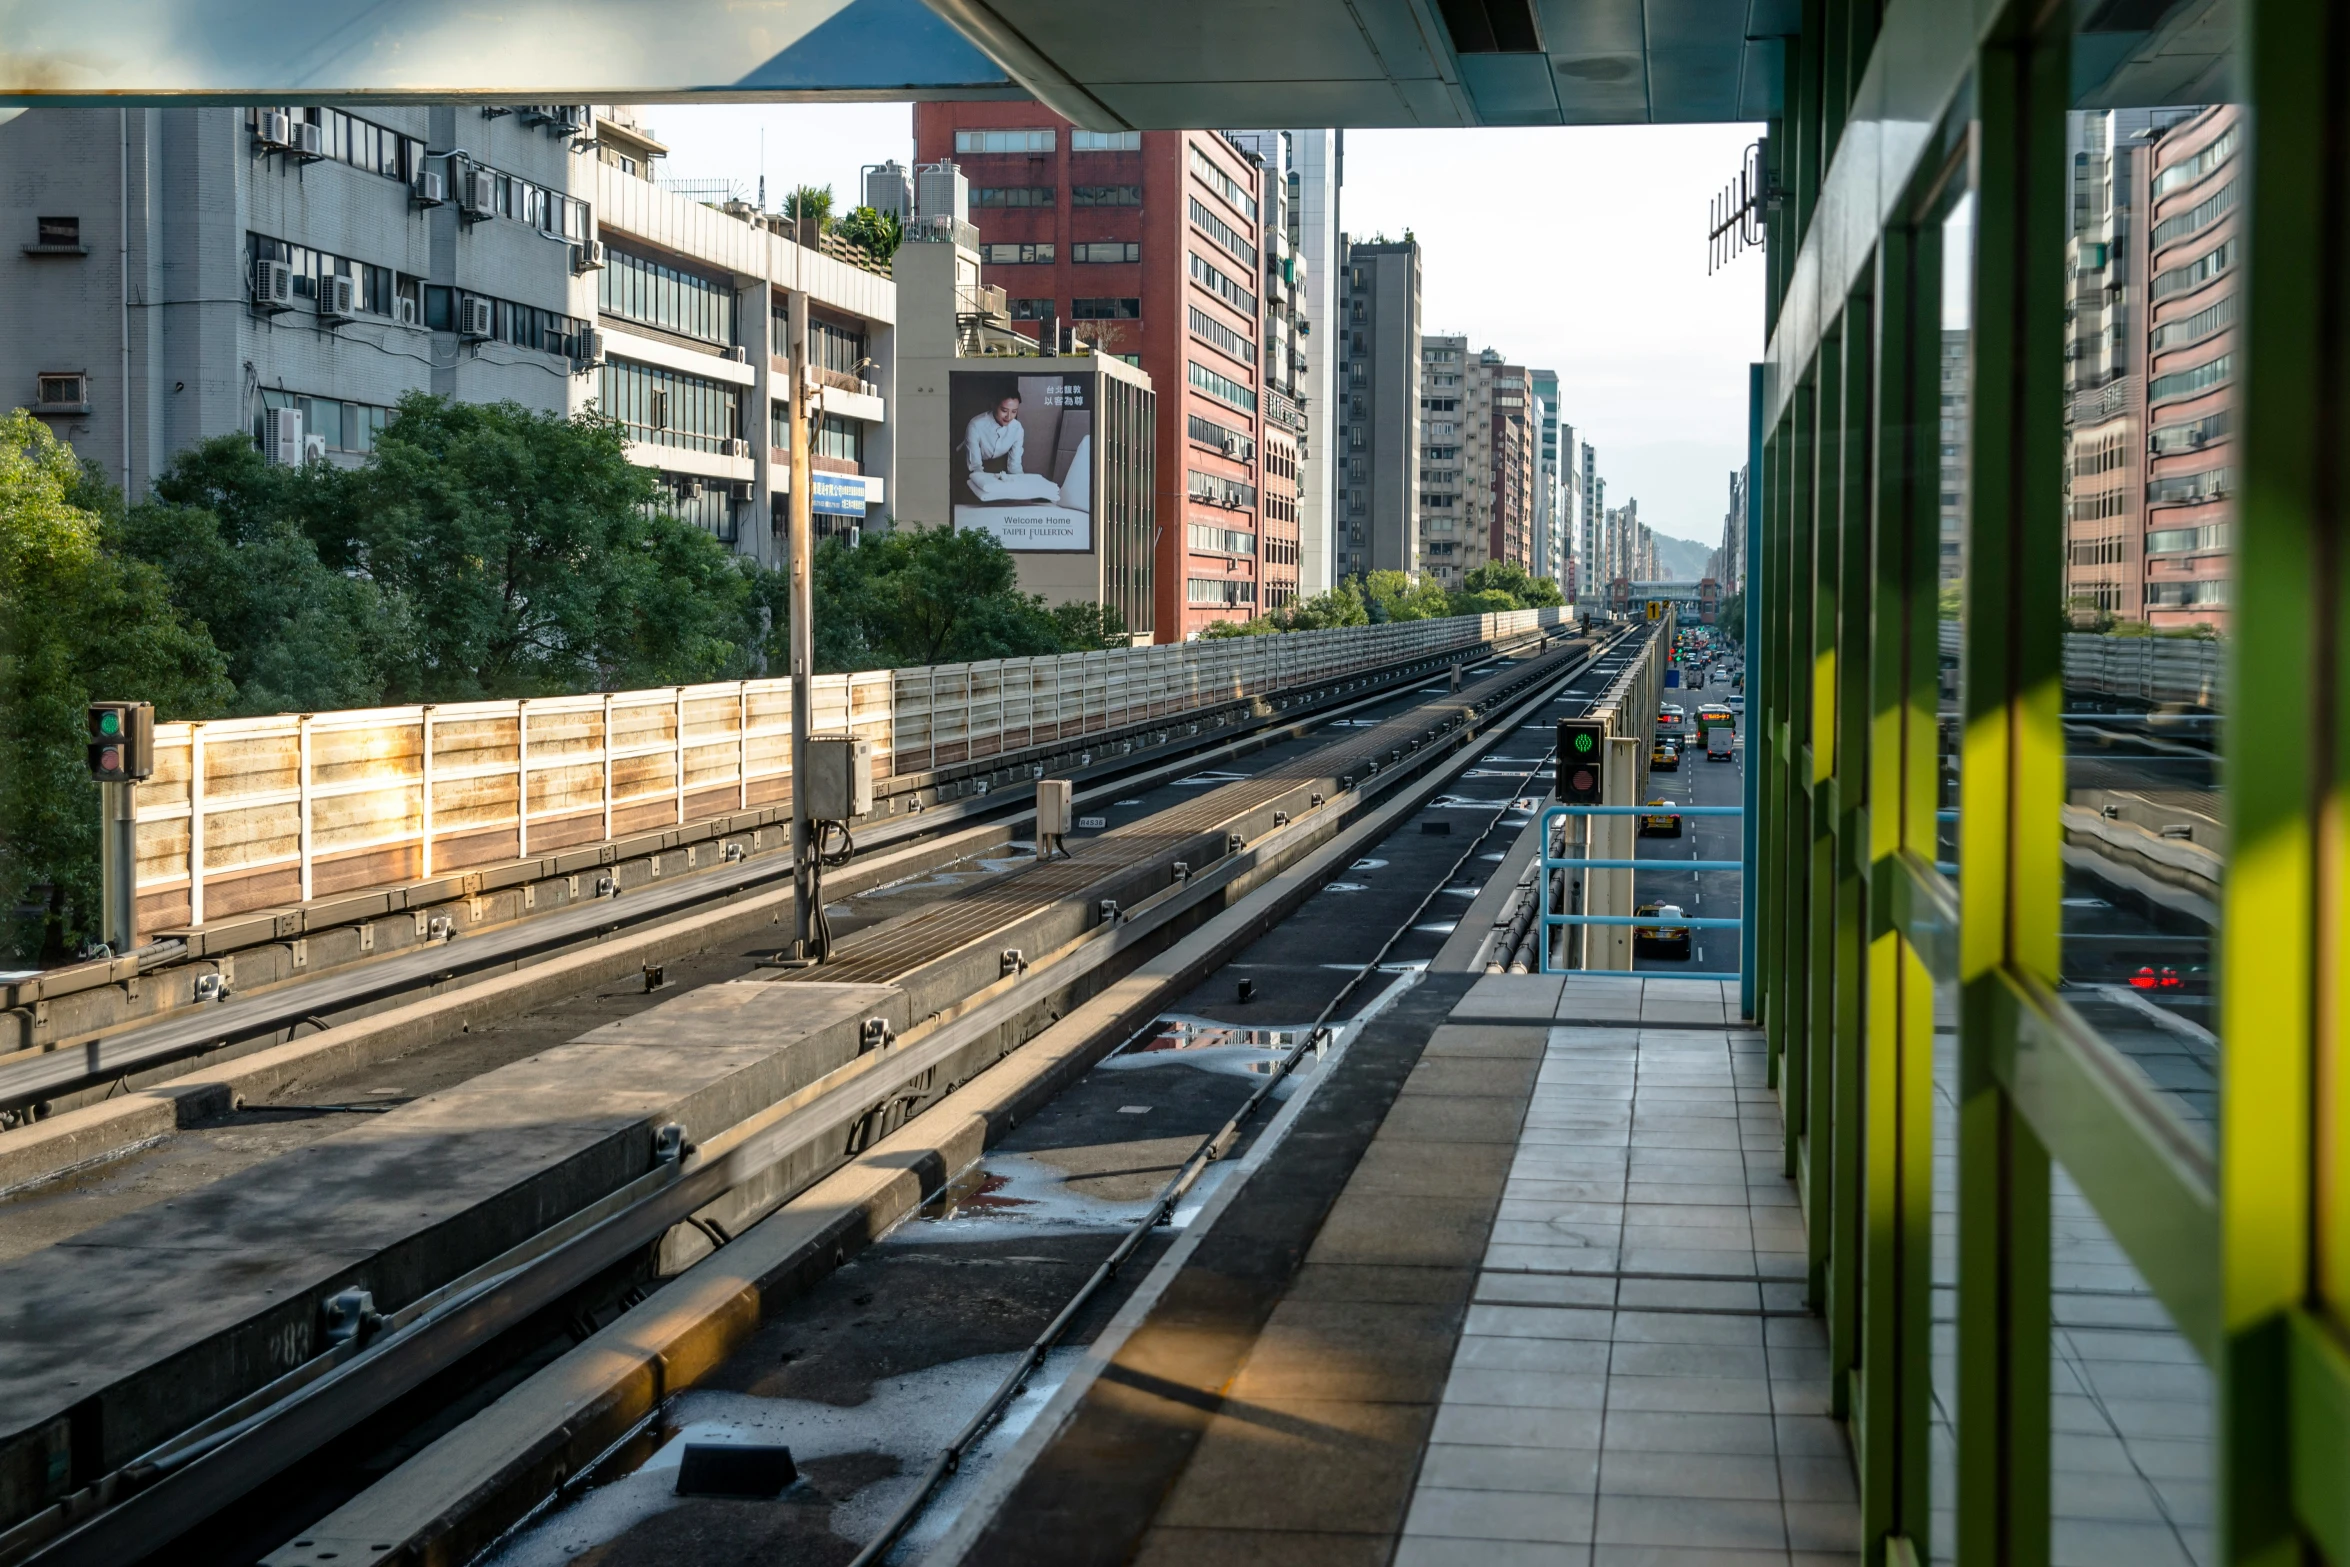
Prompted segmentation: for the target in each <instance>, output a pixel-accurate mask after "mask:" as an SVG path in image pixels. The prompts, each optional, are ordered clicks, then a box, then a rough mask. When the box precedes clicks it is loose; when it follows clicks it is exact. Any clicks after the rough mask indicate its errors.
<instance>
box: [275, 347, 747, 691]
mask: <svg viewBox="0 0 2350 1567" xmlns="http://www.w3.org/2000/svg"><path fill="white" fill-rule="evenodd" d="M331 493H332V497H333V501H334V504H332V505H329V506H323V507H321V508H319V510H318V511H317V512H316V513H315V514H314V515H311V516H309V517H307V518H306V519H305V521H306V524H307V526H308V527H309V529H310V531H311V537H312V539H313V541H314V542H315V543H316V545H317V547H318V551H319V555H320V557H321V559H322V560H323V561H324V562H325V563H326V565H327V566H328V567H329V568H330V569H333V570H336V571H340V572H346V573H349V574H351V575H354V576H357V577H361V578H364V579H365V580H366V581H368V582H370V583H372V584H374V586H375V588H376V590H377V591H378V592H379V593H381V594H382V595H384V597H385V598H386V599H387V600H392V601H397V602H399V603H402V604H404V605H405V606H406V620H405V628H406V630H405V636H404V640H403V643H402V645H401V646H400V647H399V648H398V649H397V650H396V653H395V656H391V657H388V658H387V660H386V668H385V674H386V681H385V687H386V688H385V692H384V696H385V699H386V700H391V701H456V700H464V699H467V698H480V697H504V696H537V695H546V694H558V693H563V692H573V691H593V690H610V689H615V688H619V687H624V686H631V685H669V684H682V683H686V682H691V681H699V680H719V679H726V678H730V677H733V676H736V675H740V674H744V673H747V672H749V671H750V670H751V669H752V668H753V667H755V666H756V664H757V663H758V661H759V658H760V656H761V653H762V651H763V650H762V647H761V641H762V638H763V636H764V635H765V629H766V628H765V626H764V624H763V621H762V616H761V614H760V607H761V603H762V593H761V591H760V584H759V582H758V580H757V578H758V575H759V574H758V573H757V572H756V570H755V569H753V568H750V567H748V566H747V565H746V564H745V563H743V562H740V561H738V560H737V559H736V558H735V557H734V556H733V555H732V554H730V553H729V552H728V551H727V549H726V547H725V546H724V545H722V544H720V543H719V542H718V541H717V540H716V539H714V538H712V537H711V536H710V535H709V534H707V533H705V532H704V531H702V530H701V529H699V528H696V527H692V526H690V525H688V524H686V523H683V522H680V521H679V520H678V519H676V518H675V517H672V516H669V515H668V514H667V513H666V512H665V511H663V510H662V509H661V502H662V500H663V499H664V494H663V491H662V488H661V485H660V483H659V481H658V480H657V479H655V477H654V476H653V474H652V473H651V472H650V471H648V470H647V469H644V468H640V467H638V466H636V465H635V464H633V463H631V462H630V461H629V460H628V449H627V442H626V440H625V438H624V437H623V435H622V434H621V431H620V427H619V426H618V425H617V424H615V423H613V422H612V421H610V420H606V419H602V418H598V417H595V416H593V415H582V416H579V417H576V418H569V419H567V418H564V417H563V416H561V415H559V414H550V413H537V412H533V411H532V410H530V409H526V408H523V407H521V406H519V405H517V404H514V403H499V404H475V403H453V402H450V401H447V400H446V399H443V398H437V397H427V396H424V395H422V394H416V393H412V394H410V395H409V396H408V397H406V398H404V399H403V400H402V401H401V403H400V410H399V415H398V417H397V418H395V419H394V420H393V421H392V423H391V424H390V425H388V426H387V427H386V428H385V430H384V432H383V433H382V435H381V436H379V437H378V438H377V443H376V450H375V455H374V457H373V458H372V459H371V461H370V462H369V463H368V465H367V466H366V467H365V468H362V469H360V470H358V471H357V472H355V473H353V474H351V475H349V476H348V478H347V481H346V482H343V483H341V484H338V485H335V486H334V487H333V489H332V492H331Z"/></svg>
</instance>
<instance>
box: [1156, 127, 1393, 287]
mask: <svg viewBox="0 0 2350 1567" xmlns="http://www.w3.org/2000/svg"><path fill="white" fill-rule="evenodd" d="M1191 172H1192V173H1193V174H1194V175H1195V176H1197V178H1198V179H1199V182H1200V183H1201V184H1203V185H1205V186H1207V188H1208V189H1210V190H1212V191H1214V192H1215V193H1216V194H1217V195H1219V196H1221V197H1223V198H1224V200H1225V201H1226V203H1228V204H1229V205H1230V206H1231V207H1232V208H1233V210H1234V211H1236V212H1238V213H1239V214H1240V215H1241V216H1242V217H1244V218H1246V219H1248V220H1249V221H1250V222H1251V223H1254V222H1256V220H1257V198H1256V197H1254V196H1252V195H1250V194H1249V193H1248V192H1247V191H1246V190H1243V189H1242V188H1241V186H1240V182H1239V181H1237V180H1235V179H1234V178H1233V177H1232V176H1231V175H1229V174H1227V173H1225V172H1224V169H1223V166H1222V165H1220V164H1218V163H1217V162H1216V160H1215V159H1213V158H1211V157H1209V156H1208V155H1207V154H1206V153H1204V152H1202V151H1200V150H1199V149H1198V148H1197V147H1194V148H1192V149H1191ZM1362 281H1363V278H1362V273H1361V271H1360V270H1359V269H1358V270H1357V271H1356V273H1355V284H1356V286H1357V287H1360V286H1361V284H1362Z"/></svg>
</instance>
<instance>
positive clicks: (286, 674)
mask: <svg viewBox="0 0 2350 1567" xmlns="http://www.w3.org/2000/svg"><path fill="white" fill-rule="evenodd" d="M347 482H348V481H347V479H346V476H345V475H344V474H343V473H342V472H341V471H340V470H338V469H335V468H331V467H328V466H327V465H325V464H323V463H313V464H310V465H308V466H306V467H303V468H287V467H283V466H280V465H277V464H273V463H271V462H269V461H267V460H266V459H265V458H264V457H263V456H262V455H261V453H260V452H259V451H257V450H256V449H255V448H254V445H253V443H252V441H251V440H250V439H248V438H247V437H245V436H243V435H224V436H221V437H218V438H217V439H214V440H211V441H206V442H203V443H201V444H199V445H196V446H192V447H189V448H187V449H186V450H185V451H182V452H181V453H180V454H179V456H178V457H177V458H175V459H174V460H173V462H172V464H171V466H170V467H169V468H168V469H167V470H165V472H164V473H163V474H162V475H161V476H160V477H158V478H157V480H156V481H155V486H154V490H153V494H152V497H151V498H150V499H149V500H148V501H147V502H145V503H143V504H141V505H139V506H135V507H132V508H131V509H130V510H129V512H128V513H127V514H126V513H124V512H123V511H122V508H121V497H120V496H119V495H118V494H116V493H115V492H114V491H113V487H112V486H111V485H105V484H104V481H103V480H100V481H97V483H98V484H99V485H100V486H102V487H103V490H104V498H103V502H102V508H103V509H104V510H106V511H108V512H110V513H111V514H112V515H113V517H114V518H115V523H114V528H113V530H112V531H113V537H114V539H115V541H116V543H117V544H118V547H119V548H120V549H121V550H122V551H123V552H124V553H125V554H127V555H129V556H131V557H133V558H134V559H137V560H142V561H145V562H147V563H149V564H150V565H152V566H154V567H155V568H156V569H157V570H159V571H160V572H162V574H163V577H164V580H165V581H167V582H168V583H169V584H170V586H171V596H172V599H173V602H174V603H176V604H177V605H178V606H179V607H180V609H181V610H182V611H183V612H184V613H186V614H188V615H189V616H191V617H192V618H194V619H195V620H197V621H200V622H202V624H203V625H204V627H205V628H206V630H207V631H208V632H209V633H210V634H211V637H212V640H213V642H214V643H215V644H216V645H217V646H218V647H219V649H220V651H221V653H222V655H223V657H224V658H225V659H226V661H227V667H228V675H229V678H230V680H232V681H234V682H235V684H236V688H237V694H236V698H235V700H234V702H233V704H232V708H233V710H234V711H236V712H239V713H279V712H320V711H324V710H327V709H331V708H339V707H367V706H372V705H374V704H376V703H378V702H380V701H381V700H382V699H383V691H384V683H385V670H386V668H387V666H388V664H389V663H390V662H391V661H392V660H394V659H396V658H397V657H398V656H399V649H400V646H401V644H402V643H403V642H405V641H406V640H407V626H406V620H407V604H406V601H405V600H404V599H402V598H400V597H399V596H397V595H392V596H387V595H385V594H384V593H383V592H382V591H381V590H379V589H378V587H377V586H376V584H374V583H373V582H369V581H367V580H365V579H362V578H358V577H353V576H348V575H345V574H343V573H341V572H336V571H330V570H328V569H327V567H326V565H325V564H324V563H323V562H322V561H320V559H319V558H318V550H317V547H316V546H315V545H314V544H313V543H312V542H311V539H310V535H309V534H308V533H307V532H306V531H305V530H304V527H303V522H304V520H305V519H312V518H317V517H320V516H323V515H331V514H332V513H333V512H334V511H335V510H337V509H338V507H339V506H340V504H341V503H340V501H339V498H338V497H337V494H336V492H337V491H338V490H339V489H341V488H343V487H345V486H346V485H347Z"/></svg>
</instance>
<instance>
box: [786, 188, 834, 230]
mask: <svg viewBox="0 0 2350 1567" xmlns="http://www.w3.org/2000/svg"><path fill="white" fill-rule="evenodd" d="M783 215H784V216H785V217H787V218H789V219H791V220H792V221H793V222H794V223H813V224H814V225H815V226H816V232H817V233H819V234H821V233H823V232H824V231H825V230H826V229H828V228H830V227H832V187H831V186H829V185H800V186H795V187H794V188H793V190H792V192H791V194H789V195H787V196H785V197H784V198H783Z"/></svg>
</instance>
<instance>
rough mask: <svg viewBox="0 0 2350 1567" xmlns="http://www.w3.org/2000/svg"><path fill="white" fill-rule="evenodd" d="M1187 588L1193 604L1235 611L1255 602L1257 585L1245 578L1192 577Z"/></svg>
mask: <svg viewBox="0 0 2350 1567" xmlns="http://www.w3.org/2000/svg"><path fill="white" fill-rule="evenodd" d="M1187 586H1188V587H1189V589H1190V594H1189V597H1190V600H1191V602H1192V603H1194V604H1207V605H1213V606H1215V607H1218V608H1222V609H1236V608H1239V607H1241V606H1243V605H1247V606H1251V607H1253V606H1254V605H1255V604H1256V601H1257V585H1256V584H1255V583H1253V582H1251V581H1249V580H1248V579H1247V578H1245V577H1193V578H1191V579H1190V580H1189V582H1188V584H1187Z"/></svg>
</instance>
